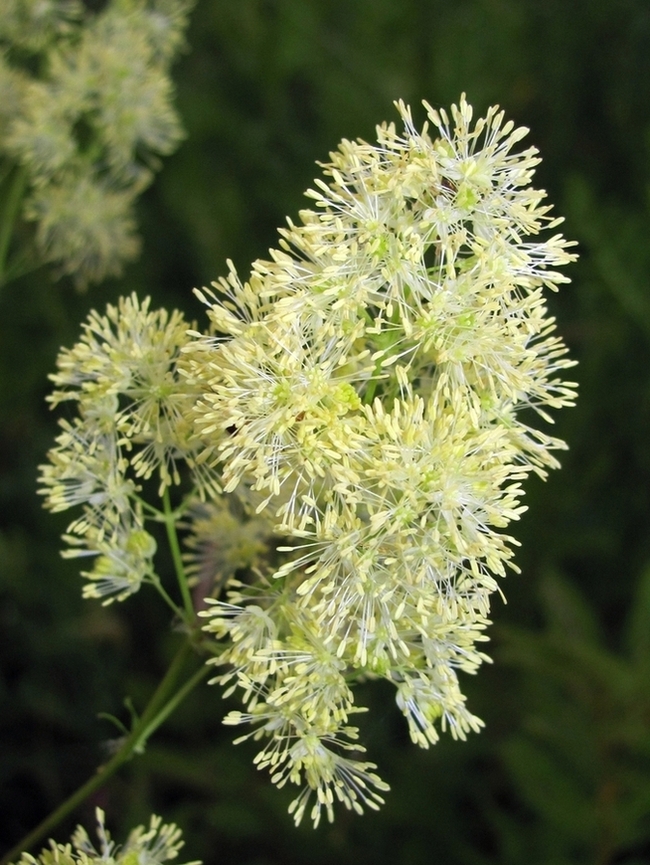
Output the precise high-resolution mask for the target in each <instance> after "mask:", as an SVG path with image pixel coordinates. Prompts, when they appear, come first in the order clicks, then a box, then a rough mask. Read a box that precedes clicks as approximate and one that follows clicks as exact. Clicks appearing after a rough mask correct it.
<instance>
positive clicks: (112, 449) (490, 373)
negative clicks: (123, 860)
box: [43, 96, 575, 824]
mask: <svg viewBox="0 0 650 865" xmlns="http://www.w3.org/2000/svg"><path fill="white" fill-rule="evenodd" d="M425 108H426V110H427V114H428V118H429V122H428V123H427V124H425V126H424V128H423V129H422V130H421V131H419V130H418V129H417V128H416V127H415V125H414V123H413V120H412V116H411V112H410V110H409V109H408V108H407V107H406V106H405V105H403V104H402V103H399V104H398V109H399V112H400V115H401V118H402V121H403V129H402V130H400V131H397V129H396V127H395V126H394V125H393V124H390V125H382V126H381V127H379V128H378V140H377V143H376V144H367V143H365V142H363V141H358V142H349V141H343V142H342V143H341V145H340V147H339V150H338V151H337V152H335V153H333V154H331V161H330V162H329V163H327V164H326V165H324V166H323V168H324V176H325V178H326V179H325V180H322V179H319V180H317V181H316V185H315V188H314V189H313V190H310V191H309V192H308V196H309V197H310V198H311V199H312V200H313V202H314V205H315V208H316V209H314V210H305V211H303V212H302V213H301V214H300V222H299V223H298V224H294V223H293V222H291V221H289V223H288V226H287V227H286V228H284V229H283V230H281V232H280V233H281V241H280V248H279V249H276V250H272V251H271V257H270V260H268V261H257V262H255V263H254V265H253V269H252V273H251V276H250V278H249V280H248V281H247V282H242V281H241V280H240V279H239V277H238V276H237V274H236V272H235V270H234V268H233V267H232V265H231V266H230V274H229V276H228V277H227V278H223V279H222V280H221V281H220V282H219V283H215V284H214V288H215V291H210V290H207V289H206V290H204V291H202V292H198V295H199V297H200V299H202V300H203V302H204V303H205V304H206V305H207V307H208V316H209V319H210V328H209V332H208V333H206V334H201V333H199V332H197V331H196V330H190V331H188V330H187V326H186V325H185V324H184V322H183V321H182V320H181V319H180V317H179V316H178V314H176V313H174V315H172V316H171V317H168V316H167V315H166V313H164V311H160V312H158V313H150V312H149V311H148V305H147V303H146V302H145V304H143V305H142V306H139V305H138V302H137V300H135V298H132V299H130V300H127V301H122V303H121V305H120V307H119V309H115V308H109V312H108V314H107V316H106V317H100V316H98V315H96V314H93V315H92V316H91V318H90V320H89V323H88V324H87V325H86V329H85V334H84V337H83V339H82V341H81V342H80V343H79V344H78V345H77V346H76V347H75V348H74V349H72V350H71V351H64V352H63V353H62V354H61V356H60V358H59V372H58V373H57V374H56V375H55V376H54V377H53V378H54V381H55V383H56V385H57V387H58V388H60V390H58V391H57V392H56V393H55V395H54V397H53V402H54V403H58V402H60V401H61V400H63V399H73V400H75V401H77V403H78V405H79V411H80V414H79V417H78V418H77V419H76V420H75V421H74V422H72V423H70V422H68V421H66V422H63V432H62V434H61V436H60V437H59V439H58V444H57V447H55V448H54V449H53V450H52V452H51V453H50V463H49V464H48V465H47V466H45V467H44V468H43V485H44V489H43V492H44V493H45V494H46V496H47V503H48V505H49V507H51V508H53V509H55V510H58V509H62V508H64V507H68V506H70V505H73V504H83V506H84V513H83V516H82V517H80V518H79V519H78V520H76V521H75V522H74V523H73V524H72V526H71V527H70V529H69V537H70V538H71V539H72V543H73V544H77V543H79V544H81V545H82V546H83V549H82V551H81V552H82V553H84V554H95V555H98V556H99V557H98V559H97V564H96V566H95V569H94V571H92V572H90V573H89V574H87V576H89V578H90V581H91V582H90V586H91V588H90V589H87V590H86V593H87V594H95V595H103V594H111V595H114V594H117V596H118V597H119V598H122V597H125V596H126V595H127V594H129V593H130V592H132V591H135V589H137V588H138V587H139V585H140V583H141V582H142V579H143V574H145V575H146V574H149V575H150V574H151V557H152V556H153V554H154V551H155V545H154V544H153V543H152V539H151V538H150V536H149V535H148V534H147V532H146V531H145V529H144V522H143V520H144V518H145V517H146V515H147V511H146V507H145V510H143V507H144V506H143V505H142V504H141V503H140V501H141V500H140V499H139V492H138V490H137V489H136V484H135V480H134V478H135V477H137V476H140V477H142V478H145V479H146V478H147V477H149V476H150V475H152V474H153V473H154V472H157V473H158V476H159V479H160V484H161V489H160V492H164V491H165V489H166V487H167V486H168V485H170V484H171V483H172V482H178V481H179V480H180V474H181V473H180V472H179V471H178V469H177V468H176V463H177V461H182V460H184V461H185V462H187V463H188V465H189V468H190V476H191V483H192V491H191V493H190V496H189V498H188V501H190V502H193V503H195V504H194V505H193V508H192V509H191V510H190V514H191V515H193V518H192V520H191V523H190V525H191V528H192V531H191V533H190V540H189V552H188V553H186V557H189V560H190V566H191V575H192V576H193V578H194V580H195V582H196V581H197V580H198V581H200V582H201V583H202V585H203V587H204V592H203V593H202V594H212V597H208V598H207V599H206V600H205V603H206V604H207V605H208V609H206V610H203V613H202V614H203V615H205V616H206V617H207V618H208V622H207V625H206V626H205V630H206V631H207V632H208V633H209V634H210V635H212V636H213V637H216V638H217V639H218V640H220V641H221V643H220V646H221V648H220V650H219V651H218V653H217V654H216V656H215V657H214V658H213V659H212V662H213V663H214V664H216V665H218V666H219V667H222V668H223V670H221V671H220V672H219V674H218V676H217V677H216V678H215V679H214V680H213V681H217V682H219V683H221V684H223V685H226V686H227V688H226V693H227V694H230V693H233V692H237V693H239V695H240V697H241V699H242V703H243V709H242V710H241V711H234V712H231V713H230V714H229V715H228V716H227V717H226V723H228V724H232V725H240V724H247V725H252V730H251V731H250V732H249V733H247V734H245V735H244V736H243V737H242V738H249V737H252V738H254V739H255V740H258V741H262V742H263V745H262V749H261V750H260V752H259V754H258V756H257V758H256V763H257V765H258V767H259V768H267V769H269V771H270V773H271V777H272V780H273V782H274V783H276V784H277V785H278V786H283V785H284V784H286V783H287V782H291V783H294V784H298V785H299V786H301V792H300V793H299V795H298V797H297V798H296V799H295V800H294V802H293V803H292V805H291V808H290V810H291V811H292V812H293V814H294V817H295V820H296V822H297V823H298V822H300V820H301V819H302V817H303V815H304V814H305V812H306V809H307V807H308V803H309V802H310V800H311V799H312V796H313V794H315V802H314V803H313V804H312V806H311V808H310V814H311V818H312V820H313V821H314V823H315V824H317V823H318V821H319V819H320V816H321V812H322V811H323V810H324V811H325V812H326V814H327V817H328V818H329V819H330V820H331V819H332V817H333V805H334V802H335V801H336V800H338V801H340V802H342V803H343V804H344V805H345V806H346V807H348V808H351V809H354V810H355V811H358V812H361V811H362V810H363V809H364V807H371V808H377V807H378V806H379V804H381V802H382V801H383V799H382V796H381V794H382V792H383V791H385V790H386V789H387V785H386V784H385V783H384V782H383V781H382V780H381V779H380V778H379V777H378V776H377V774H376V773H375V771H374V770H375V768H376V767H375V766H374V764H372V763H369V762H367V761H365V760H363V759H357V758H358V757H359V756H360V755H361V754H362V752H363V748H362V746H361V745H360V744H359V743H358V729H357V727H356V726H355V725H354V723H352V722H353V719H354V716H355V715H356V714H357V713H359V712H361V711H363V708H362V707H359V706H357V705H356V704H355V702H354V694H353V691H352V685H353V684H354V682H355V681H359V680H363V679H369V678H383V679H385V680H387V681H389V682H390V683H391V684H392V685H393V686H394V687H395V694H396V702H397V705H398V706H399V708H400V710H401V711H402V712H403V714H404V716H405V718H406V721H407V723H408V727H409V731H410V735H411V738H412V740H413V741H414V742H415V743H416V744H418V745H420V746H421V747H425V748H426V747H429V745H430V744H433V743H435V742H436V741H437V740H438V737H439V731H440V730H442V731H445V730H447V731H449V732H450V733H451V734H452V736H454V737H456V738H461V739H464V738H465V737H466V735H467V734H468V733H469V732H470V731H472V730H474V731H477V730H479V729H480V727H481V725H482V722H481V721H480V719H479V718H477V717H476V716H475V715H473V714H472V713H471V712H470V711H469V709H468V708H467V706H466V703H465V697H464V695H463V693H462V690H461V683H460V680H459V671H463V672H466V673H474V672H475V671H476V670H477V668H478V667H479V666H480V664H481V663H482V662H483V661H485V660H487V656H486V655H485V654H484V652H482V651H481V650H480V648H479V644H481V643H482V642H484V641H485V640H486V639H487V637H486V635H485V629H486V626H487V625H488V616H489V610H490V596H491V595H492V593H493V592H495V591H497V590H498V582H497V581H498V578H499V577H502V576H503V575H504V574H505V570H506V567H507V566H509V567H511V568H513V569H516V568H515V565H514V564H513V562H512V555H513V551H512V548H513V546H514V545H515V544H516V541H515V540H514V538H513V537H511V536H510V535H509V534H507V533H504V531H503V530H504V529H506V528H507V527H508V526H509V524H510V523H511V522H512V521H513V520H516V519H518V517H519V515H520V514H521V512H522V510H523V509H524V508H523V506H522V505H521V503H520V499H521V494H522V488H521V483H522V481H523V480H524V479H525V478H526V477H527V476H528V475H529V474H530V473H531V472H535V473H536V474H538V475H540V476H541V477H544V476H545V474H546V471H547V469H549V468H553V467H556V466H557V465H558V463H557V460H556V457H555V456H554V454H553V451H555V450H557V449H561V448H563V447H564V444H563V442H562V441H560V440H558V439H557V438H553V437H551V436H549V435H548V434H546V433H545V432H542V431H540V430H539V429H538V428H537V426H535V425H534V424H535V418H541V419H542V420H546V421H549V420H550V417H549V415H548V409H556V408H560V407H562V406H567V405H571V404H572V401H573V398H574V396H575V393H574V384H573V383H572V382H567V381H565V380H564V373H565V370H566V369H567V368H568V367H570V366H571V365H572V361H570V360H568V359H567V358H566V349H565V347H564V345H563V343H562V341H561V340H560V339H559V338H558V337H556V336H554V335H553V331H554V327H555V325H554V320H553V319H552V318H550V317H549V316H548V313H547V310H546V307H545V301H544V297H543V290H544V288H545V287H547V288H551V289H555V288H556V287H557V286H558V285H559V284H560V283H562V282H566V281H567V279H566V277H564V276H562V275H561V274H560V273H558V272H557V270H556V268H557V267H558V266H561V265H564V264H566V263H568V262H570V261H571V260H572V259H573V258H574V256H573V255H572V254H571V253H570V252H569V251H568V248H569V247H570V246H571V244H570V243H568V242H567V241H565V240H564V239H563V237H562V236H561V235H560V234H552V233H551V234H550V236H548V235H546V239H543V238H541V237H540V236H539V234H540V231H542V230H543V229H546V230H547V231H548V230H549V229H550V230H551V232H552V230H553V229H554V228H556V226H557V225H558V223H559V222H560V220H559V219H556V218H554V217H553V216H551V215H550V212H549V211H550V208H549V206H547V205H546V204H544V203H543V199H544V193H543V191H540V190H536V189H534V188H532V187H531V185H530V183H531V178H532V175H533V171H534V168H535V166H536V165H537V163H538V161H539V160H538V157H537V155H536V154H537V151H536V150H535V149H534V148H529V149H527V150H524V151H523V152H517V151H516V149H515V145H516V144H517V143H518V142H519V141H520V140H521V138H522V137H523V136H524V135H525V133H526V130H525V129H515V128H514V126H513V124H512V123H511V122H508V123H505V122H504V118H503V112H499V111H498V109H497V108H491V109H490V110H489V111H488V113H487V116H486V117H485V118H482V119H479V120H478V121H477V122H476V123H472V109H471V107H470V106H469V105H468V104H467V102H466V100H465V98H464V96H463V97H462V98H461V101H460V104H459V106H453V108H452V112H451V118H450V117H448V116H447V114H446V113H445V112H444V111H440V112H437V111H435V110H433V109H432V108H431V107H430V106H429V105H426V104H425ZM429 124H431V125H432V127H433V128H434V129H435V134H431V133H430V131H429V129H430V127H429ZM129 473H130V474H129ZM222 491H223V492H222ZM198 500H203V504H199V505H196V502H197V501H198ZM127 503H128V504H127ZM134 503H135V504H134ZM185 513H187V510H186V511H185ZM77 536H78V538H80V539H82V540H79V541H77V539H76V538H77ZM111 551H113V552H111ZM74 552H75V553H77V554H78V553H79V550H77V549H75V550H74ZM116 563H119V568H121V569H122V570H120V571H119V573H118V568H117V564H116ZM109 571H110V574H109V573H108V572H109ZM107 574H108V576H107ZM120 575H123V579H124V582H120V580H121V576H120ZM210 584H212V585H213V587H214V588H213V589H212V591H211V592H210V589H209V586H210ZM224 585H225V590H226V595H225V597H224V598H220V597H218V596H217V595H218V593H219V591H220V590H221V588H222V587H224Z"/></svg>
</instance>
